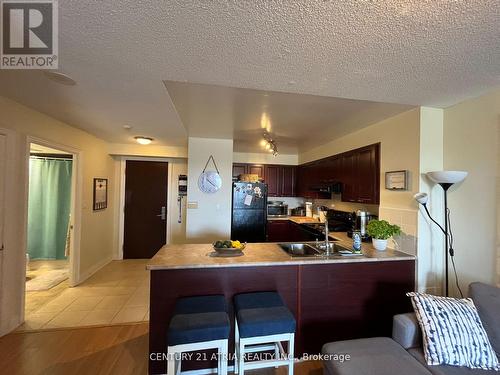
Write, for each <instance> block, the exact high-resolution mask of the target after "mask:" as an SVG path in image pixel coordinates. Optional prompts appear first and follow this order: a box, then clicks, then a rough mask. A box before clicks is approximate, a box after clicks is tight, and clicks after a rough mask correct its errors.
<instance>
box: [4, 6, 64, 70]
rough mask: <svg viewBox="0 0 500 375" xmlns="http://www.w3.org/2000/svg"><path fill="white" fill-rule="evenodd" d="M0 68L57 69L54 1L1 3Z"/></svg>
mask: <svg viewBox="0 0 500 375" xmlns="http://www.w3.org/2000/svg"><path fill="white" fill-rule="evenodd" d="M1 9H2V15H1V20H2V38H1V40H2V49H1V56H0V68H2V69H57V67H58V63H57V62H58V59H57V57H58V56H57V55H58V40H57V36H58V35H57V34H58V23H57V1H55V0H54V1H38V0H33V1H15V0H3V1H2V2H1Z"/></svg>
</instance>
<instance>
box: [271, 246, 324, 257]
mask: <svg viewBox="0 0 500 375" xmlns="http://www.w3.org/2000/svg"><path fill="white" fill-rule="evenodd" d="M278 245H279V247H281V248H282V249H283V250H284V251H285V252H286V253H288V254H289V255H290V256H292V257H317V256H321V255H322V251H320V250H318V249H316V248H314V247H313V246H311V245H309V244H306V243H280V244H278Z"/></svg>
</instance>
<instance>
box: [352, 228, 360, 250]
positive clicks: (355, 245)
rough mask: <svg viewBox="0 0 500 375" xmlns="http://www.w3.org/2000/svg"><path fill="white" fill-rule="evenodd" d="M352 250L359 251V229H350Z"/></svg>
mask: <svg viewBox="0 0 500 375" xmlns="http://www.w3.org/2000/svg"><path fill="white" fill-rule="evenodd" d="M352 250H353V251H354V252H355V253H360V252H361V231H359V230H354V231H352Z"/></svg>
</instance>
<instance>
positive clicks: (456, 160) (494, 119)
mask: <svg viewBox="0 0 500 375" xmlns="http://www.w3.org/2000/svg"><path fill="white" fill-rule="evenodd" d="M499 126H500V89H497V90H496V91H494V92H491V93H489V94H487V95H484V96H481V97H479V98H475V99H471V100H467V101H465V102H463V103H459V104H457V105H454V106H452V107H449V108H446V109H445V111H444V168H445V169H449V170H465V171H467V172H469V176H468V177H467V178H466V180H465V181H464V182H463V183H462V184H460V185H458V186H454V187H452V188H451V189H450V192H449V207H450V208H451V210H452V217H451V219H452V222H453V223H452V224H453V229H454V234H455V248H456V264H457V271H458V274H459V276H460V284H461V286H462V290H465V291H466V290H467V285H468V284H469V283H470V282H471V281H483V282H487V283H494V282H495V281H497V282H498V279H497V278H498V270H495V268H496V265H497V264H498V259H497V257H498V255H497V246H498V231H497V224H496V220H497V211H498V201H497V178H498V175H497V163H498V158H499V154H498V128H499ZM495 279H497V280H495Z"/></svg>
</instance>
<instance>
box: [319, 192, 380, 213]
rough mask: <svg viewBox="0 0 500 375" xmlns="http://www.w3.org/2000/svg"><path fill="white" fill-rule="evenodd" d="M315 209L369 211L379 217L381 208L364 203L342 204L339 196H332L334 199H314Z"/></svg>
mask: <svg viewBox="0 0 500 375" xmlns="http://www.w3.org/2000/svg"><path fill="white" fill-rule="evenodd" d="M310 201H312V202H313V205H314V206H315V207H317V206H326V207H328V208H332V209H335V210H340V211H348V212H353V211H357V210H363V211H368V212H370V213H371V214H374V215H377V216H378V215H379V206H378V205H376V204H362V203H351V202H342V201H341V199H340V195H339V194H332V199H312V200H310Z"/></svg>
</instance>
